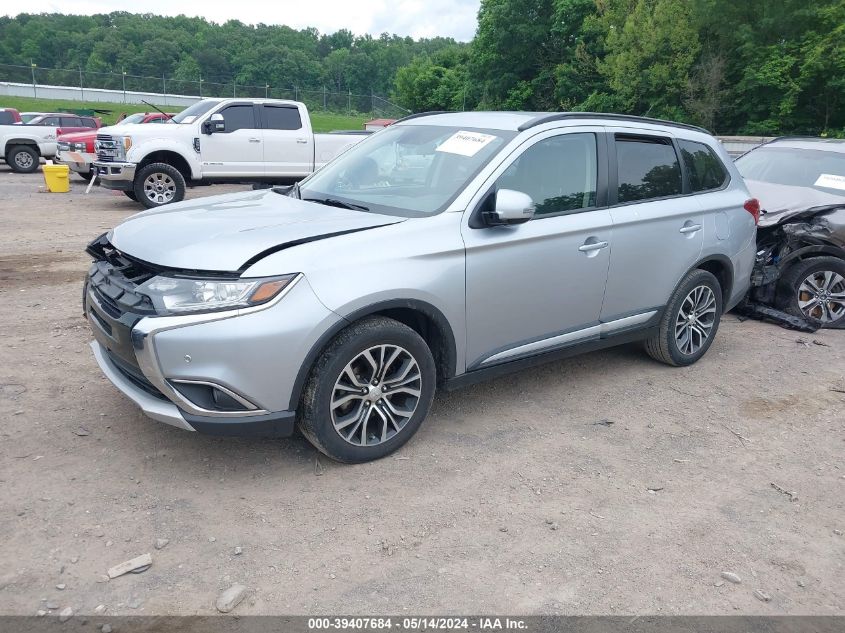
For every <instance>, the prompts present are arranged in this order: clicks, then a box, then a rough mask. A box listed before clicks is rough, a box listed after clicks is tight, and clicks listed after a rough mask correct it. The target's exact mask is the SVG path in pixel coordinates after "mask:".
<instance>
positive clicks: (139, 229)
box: [109, 189, 404, 272]
mask: <svg viewBox="0 0 845 633" xmlns="http://www.w3.org/2000/svg"><path fill="white" fill-rule="evenodd" d="M402 221H404V218H396V217H393V216H388V215H380V214H377V213H368V212H363V211H353V210H347V209H340V208H337V207H330V206H326V205H322V204H318V203H313V202H304V201H302V200H297V199H295V198H289V197H287V196H286V195H282V194H279V193H276V192H274V191H272V190H270V189H264V190H260V191H247V192H242V193H234V194H227V195H223V196H215V197H213V198H204V199H200V200H191V201H188V202H181V203H178V204H173V205H166V206H164V207H161V208H159V209H152V210H150V211H145V212H142V213H139V214H137V215H134V216H132V217H130V218H129V219H127V220H126V221H125V222H123V223H122V224H119V225H118V226H116V227H115V228H114V229H113V231H112V232H111V234H110V235H109V241H110V242H111V244H112V246H114V247H115V248H116V249H118V250H119V251H121V252H123V253H125V254H126V255H129V256H130V257H134V258H135V259H139V260H142V261H144V262H147V263H150V264H154V265H157V266H162V267H165V268H176V269H182V270H200V271H221V272H235V271H241V270H244V269H245V268H246V265H247V262H254V261H257V259H259V258H260V257H261V256H262V255H263V254H269V253H271V252H275V251H277V250H281V249H283V248H287V247H290V246H295V245H296V244H302V243H304V242H311V241H314V240H319V239H326V238H330V237H333V236H336V235H340V234H344V233H350V232H354V231H362V230H366V229H372V228H376V227H379V226H386V225H388V224H395V223H397V222H402Z"/></svg>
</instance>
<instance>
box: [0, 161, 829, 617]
mask: <svg viewBox="0 0 845 633" xmlns="http://www.w3.org/2000/svg"><path fill="white" fill-rule="evenodd" d="M73 185H74V186H73V191H72V192H71V193H70V194H63V195H62V194H47V193H39V186H43V182H42V179H41V175H40V174H33V175H17V174H12V173H11V172H10V171H9V170H8V168H6V167H5V166H2V167H0V416H2V420H3V426H2V442H0V483H2V504H0V505H2V508H3V510H2V513H0V534H2V538H0V562H2V566H0V605H2V606H0V612H2V613H4V614H20V615H29V614H34V613H35V612H36V611H37V610H39V609H43V610H47V609H48V607H51V608H52V609H53V610H52V612H53V613H58V612H59V611H60V610H61V609H63V608H65V607H68V606H70V607H72V608H73V610H74V612H76V613H78V614H79V613H81V614H86V613H93V612H94V609H95V608H96V607H97V606H98V605H105V608H106V612H107V613H110V614H131V615H143V614H212V613H216V611H215V607H214V603H215V600H216V598H217V596H218V595H219V594H220V593H221V592H222V591H223V590H225V589H227V588H229V587H230V586H232V585H234V584H237V583H240V584H243V585H245V586H246V587H248V589H249V591H248V596H249V597H248V598H247V599H246V600H245V601H244V602H243V603H241V604H240V605H239V606H238V607H236V610H235V613H238V614H244V615H245V614H281V613H286V614H305V613H308V614H310V613H327V612H328V613H332V612H344V613H356V614H362V615H366V614H374V613H393V614H403V613H441V612H443V611H444V610H449V611H450V612H453V613H477V612H485V613H502V614H505V613H510V614H513V613H517V614H539V613H543V614H545V613H554V614H558V613H560V614H656V613H662V614H825V615H829V614H839V615H841V614H845V583H843V579H845V573H843V571H845V570H843V563H844V562H845V537H843V535H842V532H843V531H845V511H843V510H844V509H845V462H843V448H845V444H843V441H844V440H845V416H843V402H845V393H843V390H845V377H844V376H843V374H845V371H843V370H845V345H843V335H844V334H843V332H841V331H838V332H832V331H829V332H828V331H825V332H819V333H817V334H814V335H805V334H797V333H795V332H790V331H787V330H784V329H781V328H778V327H776V326H773V325H767V324H763V323H759V322H753V321H747V322H744V323H743V322H740V321H739V320H738V319H737V318H736V317H735V316H734V315H727V316H726V317H725V319H724V321H723V323H722V328H721V330H720V331H719V335H718V338H717V339H716V341H715V344H714V345H713V347H712V348H711V350H710V352H709V353H708V355H707V356H706V357H705V358H704V359H703V360H702V361H701V362H700V363H698V364H697V365H695V366H693V367H689V368H684V369H672V368H668V367H665V366H662V365H660V364H657V363H655V362H653V361H651V360H650V359H649V358H648V357H647V356H645V354H644V353H643V352H642V351H641V349H640V348H639V347H638V346H627V347H621V348H618V349H614V350H608V351H604V352H599V353H594V354H592V355H587V356H581V357H576V358H572V359H568V360H565V361H561V362H556V363H552V364H550V365H546V366H543V367H540V368H537V369H533V370H530V371H525V372H522V373H521V374H518V375H514V376H510V377H506V378H501V379H498V380H495V381H492V382H489V383H485V384H482V385H478V386H475V387H471V388H468V389H465V390H463V391H459V392H455V393H451V394H440V395H439V396H438V397H437V399H436V400H435V405H434V409H433V411H432V414H431V416H430V418H429V419H428V421H427V422H426V423H425V424H424V425H423V428H422V429H421V430H420V432H419V433H418V434H417V436H416V437H415V438H414V439H413V440H412V441H411V442H410V443H409V444H408V445H406V447H405V448H403V449H402V450H401V451H400V452H399V454H397V455H394V456H391V457H388V458H386V459H384V460H381V461H379V462H376V463H371V464H366V465H360V466H341V465H338V464H335V463H332V462H329V461H328V460H327V459H326V458H325V457H322V456H319V455H318V454H317V453H316V452H315V450H314V449H313V448H311V447H310V445H309V444H308V443H307V442H305V441H304V440H303V439H302V438H299V437H297V438H293V439H290V440H273V441H268V440H242V439H221V438H211V437H206V436H202V435H198V434H193V433H187V432H184V431H180V430H178V429H174V428H170V427H168V426H166V425H163V424H159V423H156V422H154V421H152V420H149V419H147V418H145V417H144V416H142V415H141V414H140V413H139V412H138V411H137V410H136V408H135V407H134V406H133V405H132V404H131V403H130V402H129V401H128V400H127V399H126V398H124V397H123V396H122V395H121V394H120V393H119V392H118V391H117V390H116V389H115V388H114V387H112V386H111V385H110V384H109V383H108V382H107V381H106V380H105V378H103V376H102V375H101V373H100V371H99V369H98V368H97V366H96V364H95V362H94V359H93V358H92V356H91V353H90V350H89V348H88V343H89V340H90V338H91V337H90V336H89V332H88V327H87V325H86V323H85V321H84V320H83V318H82V316H81V314H80V312H81V307H80V291H81V288H80V284H81V280H82V277H83V275H84V273H85V271H86V269H87V266H88V258H87V257H86V255H85V253H84V250H83V249H84V247H85V245H86V243H87V242H88V241H89V240H90V239H92V238H93V237H95V236H96V235H98V234H99V233H101V232H102V231H104V230H105V229H107V228H108V227H111V226H113V225H115V224H116V223H118V222H120V221H121V220H122V219H123V218H125V217H127V216H128V215H130V214H131V213H133V212H135V211H137V210H138V207H137V206H136V205H135V204H134V203H132V202H131V201H129V200H128V199H126V198H125V197H124V196H122V195H120V194H112V193H109V192H107V191H104V190H100V189H95V190H94V191H93V192H92V193H91V194H89V195H87V196H86V195H84V186H85V184H84V183H82V182H81V181H78V180H75V181H74V183H73ZM236 189H237V188H235V187H208V188H201V189H197V190H194V191H193V192H192V194H191V195H194V196H204V195H211V194H216V193H221V192H223V191H227V190H228V191H230V190H236ZM802 341H803V342H802ZM837 390H838V391H837ZM156 539H169V542H168V543H167V544H166V545H165V546H164V547H163V548H162V549H156V548H155V545H154V544H155V542H156ZM159 545H161V543H159ZM146 553H150V554H151V555H152V561H153V563H152V567H151V568H150V569H149V570H148V571H146V572H144V573H142V574H138V575H134V574H127V575H125V576H121V577H119V578H115V579H113V580H108V578H107V576H105V574H106V571H107V570H108V569H109V568H110V567H112V566H114V565H116V564H118V563H121V562H123V561H125V560H127V559H130V558H133V557H135V556H138V555H141V554H146ZM722 572H731V573H733V574H736V576H738V578H739V579H740V580H741V582H739V583H734V582H731V581H730V580H726V579H725V578H723V577H722ZM734 580H736V579H734ZM755 592H757V595H755ZM760 592H762V593H760ZM766 598H768V600H766Z"/></svg>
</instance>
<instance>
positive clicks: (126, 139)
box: [123, 136, 132, 153]
mask: <svg viewBox="0 0 845 633" xmlns="http://www.w3.org/2000/svg"><path fill="white" fill-rule="evenodd" d="M130 147H132V137H131V136H124V137H123V151H124V153H125V152H128V151H129V148H130Z"/></svg>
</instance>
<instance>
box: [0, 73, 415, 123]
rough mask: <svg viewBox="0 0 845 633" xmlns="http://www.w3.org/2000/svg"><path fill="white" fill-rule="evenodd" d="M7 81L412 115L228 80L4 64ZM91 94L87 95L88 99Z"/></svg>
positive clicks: (384, 105)
mask: <svg viewBox="0 0 845 633" xmlns="http://www.w3.org/2000/svg"><path fill="white" fill-rule="evenodd" d="M3 83H8V84H14V85H16V87H17V88H19V89H24V92H26V93H27V94H26V95H20V96H32V97H36V98H37V97H42V98H48V97H49V98H55V96H56V95H55V91H51V89H52V88H57V87H58V88H62V91H61V95H62V97H61V98H65V99H70V100H74V101H104V100H105V99H103V98H102V97H103V96H104V95H103V91H108V94H107V95H105V96H107V97H109V99H113V100H114V101H115V102H117V103H138V102H139V101H138V98H136V97H137V95H145V96H147V98H150V97H151V98H152V99H153V100H154V101H155V102H156V103H157V104H158V105H186V103H188V102H189V101H184V100H185V99H187V100H193V99H197V98H202V97H254V98H259V97H265V98H270V99H293V100H294V101H302V102H304V103H305V104H306V105H307V106H308V108H309V109H311V110H324V111H326V112H336V113H343V114H355V113H357V114H371V115H373V116H374V117H387V118H399V117H402V116H405V115H406V114H408V113H409V112H410V110H406V109H405V108H402V107H400V106H398V105H396V104H395V103H392V102H390V101H388V100H387V99H385V98H384V97H381V96H379V95H376V94H368V95H362V94H354V93H352V92H336V91H330V90H328V89H327V88H326V87H313V86H312V87H301V86H280V85H275V84H272V83H266V84H264V85H257V86H256V85H242V84H239V83H237V81H234V80H233V79H230V80H229V81H211V80H207V79H205V78H199V77H198V78H197V79H196V80H192V79H177V78H175V77H167V76H165V75H162V76H161V77H151V76H142V75H131V74H129V73H125V72H120V73H114V72H92V71H89V70H84V69H82V68H80V69H78V70H71V69H66V68H65V69H62V68H44V67H41V66H36V65H35V64H33V65H30V66H22V65H15V64H0V87H2V84H3ZM39 89H40V94H39ZM86 91H87V95H86Z"/></svg>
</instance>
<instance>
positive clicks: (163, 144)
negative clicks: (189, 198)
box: [126, 137, 202, 180]
mask: <svg viewBox="0 0 845 633" xmlns="http://www.w3.org/2000/svg"><path fill="white" fill-rule="evenodd" d="M192 143H193V137H191V139H190V140H187V139H182V138H178V139H175V138H171V137H156V138H151V139H142V140H141V141H140V142H139V143H138V144H137V145H133V146H132V147H131V148H130V150H129V152H128V153H127V155H126V160H127V161H128V162H130V163H135V164H141V163H142V162H144V159H145V158H146V157H147V156H149V155H150V154H153V153H155V152H173V153H174V154H178V155H179V156H181V157H182V159H183V160H184V161H185V162H186V163H187V164H188V166H189V167H190V168H191V179H193V180H200V179H202V162H201V161H200V156H199V154H198V153H197V152H195V151H194V148H193V146H192Z"/></svg>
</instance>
